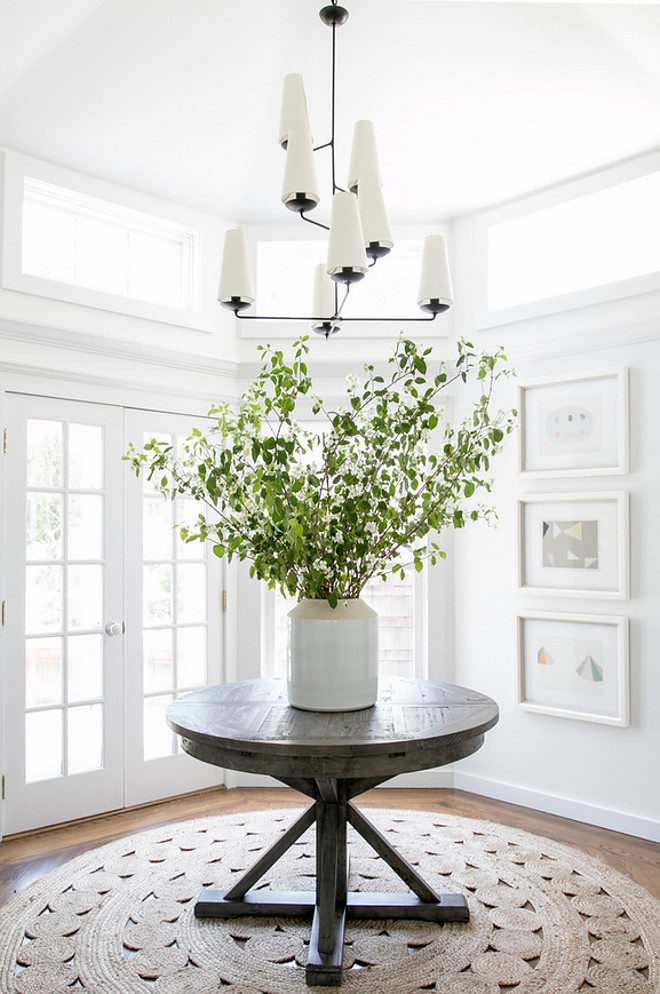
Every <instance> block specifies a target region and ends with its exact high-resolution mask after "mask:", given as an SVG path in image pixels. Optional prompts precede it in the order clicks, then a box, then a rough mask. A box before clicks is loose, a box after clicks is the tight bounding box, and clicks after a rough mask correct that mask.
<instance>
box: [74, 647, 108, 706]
mask: <svg viewBox="0 0 660 994" xmlns="http://www.w3.org/2000/svg"><path fill="white" fill-rule="evenodd" d="M67 642H68V645H67V649H68V667H69V681H68V690H69V693H68V697H69V701H89V700H93V699H94V698H96V697H102V696H103V635H72V636H70V637H69V639H68V640H67Z"/></svg>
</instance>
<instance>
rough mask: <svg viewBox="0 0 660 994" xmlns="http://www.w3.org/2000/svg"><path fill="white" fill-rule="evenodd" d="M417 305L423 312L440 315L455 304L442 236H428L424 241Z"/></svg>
mask: <svg viewBox="0 0 660 994" xmlns="http://www.w3.org/2000/svg"><path fill="white" fill-rule="evenodd" d="M417 303H418V304H419V306H420V307H421V309H422V310H423V311H428V312H429V313H430V314H440V313H441V311H446V310H447V308H448V307H451V305H452V304H453V303H454V294H453V291H452V288H451V277H450V275H449V261H448V259H447V246H446V245H445V240H444V238H443V236H442V235H428V236H427V237H426V238H425V239H424V254H423V256H422V278H421V281H420V285H419V294H418V296H417Z"/></svg>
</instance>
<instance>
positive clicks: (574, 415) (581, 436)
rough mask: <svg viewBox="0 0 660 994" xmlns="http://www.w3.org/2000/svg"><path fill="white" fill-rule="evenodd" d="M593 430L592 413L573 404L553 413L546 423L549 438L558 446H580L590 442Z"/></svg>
mask: <svg viewBox="0 0 660 994" xmlns="http://www.w3.org/2000/svg"><path fill="white" fill-rule="evenodd" d="M593 429H594V419H593V415H592V413H591V411H589V410H587V408H586V407H578V406H577V405H573V404H571V405H570V406H568V407H559V408H557V409H556V410H554V411H552V412H551V413H550V414H549V416H548V419H547V421H546V423H545V430H546V432H547V434H548V436H549V437H550V438H551V439H552V441H553V442H555V443H557V444H558V445H571V446H573V445H580V444H581V443H583V442H586V441H587V440H588V438H589V436H590V435H591V433H592V431H593Z"/></svg>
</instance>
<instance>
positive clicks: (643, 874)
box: [0, 787, 660, 906]
mask: <svg viewBox="0 0 660 994" xmlns="http://www.w3.org/2000/svg"><path fill="white" fill-rule="evenodd" d="M305 803H306V801H305V800H304V799H303V798H302V797H301V795H300V794H297V793H295V791H293V790H289V789H287V788H284V787H282V788H279V787H273V788H236V789H234V790H224V789H223V788H220V789H216V788H214V789H212V790H207V791H202V792H200V793H197V794H187V795H185V796H183V797H177V798H173V799H171V800H167V801H161V802H159V803H157V804H152V805H148V806H145V807H141V808H133V809H128V810H125V811H118V812H115V813H112V814H108V815H103V816H101V817H98V818H93V819H87V820H84V821H81V822H76V823H72V824H69V825H62V826H56V827H55V828H51V829H46V830H43V831H39V832H31V833H26V834H23V835H20V836H10V837H8V838H6V839H4V840H3V842H2V843H0V906H2V905H4V904H6V903H7V902H8V901H10V900H11V898H12V897H14V896H15V895H16V894H18V893H19V892H20V891H22V890H23V889H24V888H25V887H26V886H27V885H28V884H30V883H32V882H33V881H34V880H38V879H39V878H40V877H42V876H43V875H44V874H46V873H49V872H50V871H51V870H53V869H55V868H56V867H58V866H60V865H61V864H62V863H65V862H66V861H67V860H69V859H73V857H74V856H78V855H79V854H80V853H83V852H86V851H87V850H89V849H94V848H96V847H97V846H101V845H104V844H105V843H106V842H111V841H112V840H113V839H118V838H121V837H122V836H124V835H129V834H130V833H131V832H136V831H139V830H140V829H147V828H155V827H157V826H159V825H166V824H169V823H172V822H176V821H185V820H186V819H188V818H201V817H203V816H205V815H209V814H230V813H233V812H235V811H250V810H259V809H263V808H278V807H302V806H304V805H305ZM359 806H360V807H364V808H367V809H368V808H370V807H380V808H404V809H418V810H426V811H445V812H448V813H450V814H456V815H463V816H465V817H468V818H477V819H484V820H487V821H494V822H499V823H501V824H505V825H512V826H514V827H515V828H520V829H524V830H525V831H527V832H533V833H534V834H536V835H544V836H546V837H548V838H551V839H556V840H557V841H558V842H563V843H566V844H568V845H571V846H575V847H576V848H577V849H581V850H582V851H583V852H587V853H589V854H590V855H591V856H595V857H596V858H597V859H600V860H602V861H603V862H605V863H609V864H610V866H613V867H614V868H615V869H617V870H619V872H621V873H625V874H627V875H628V876H630V877H631V878H632V879H633V880H636V881H637V882H638V883H640V884H642V886H643V887H645V888H646V889H647V890H648V891H649V892H650V893H651V894H653V895H654V896H655V897H656V898H658V899H660V844H657V843H654V842H648V841H646V840H644V839H638V838H635V837H634V836H630V835H622V834H620V833H618V832H611V831H609V830H607V829H603V828H594V827H593V826H591V825H584V824H582V823H581V822H576V821H569V820H568V819H566V818H559V817H557V816H555V815H548V814H543V813H541V812H539V811H533V810H531V809H528V808H521V807H518V806H517V805H514V804H505V803H504V802H502V801H495V800H491V799H490V798H486V797H480V796H478V795H476V794H468V793H466V792H465V791H461V790H449V789H442V790H440V789H438V790H429V789H423V790H422V789H408V788H387V787H380V788H378V789H377V790H372V791H369V793H367V794H363V795H362V796H361V797H360V799H359Z"/></svg>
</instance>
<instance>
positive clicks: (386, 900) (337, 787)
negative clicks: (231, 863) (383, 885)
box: [195, 780, 469, 987]
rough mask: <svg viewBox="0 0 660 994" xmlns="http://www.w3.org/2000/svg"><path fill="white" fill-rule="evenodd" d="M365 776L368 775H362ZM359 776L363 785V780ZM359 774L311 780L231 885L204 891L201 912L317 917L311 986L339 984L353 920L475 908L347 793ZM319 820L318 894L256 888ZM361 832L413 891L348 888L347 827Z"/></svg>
mask: <svg viewBox="0 0 660 994" xmlns="http://www.w3.org/2000/svg"><path fill="white" fill-rule="evenodd" d="M361 782H362V781H361ZM361 782H360V783H361ZM357 783H358V781H355V780H309V781H305V791H304V792H305V793H306V794H308V795H310V796H315V797H316V801H315V803H314V804H312V805H311V807H309V808H308V809H307V810H306V811H305V812H303V814H302V815H300V817H299V818H297V819H296V821H295V822H294V823H293V825H291V827H290V828H288V829H287V831H286V832H284V833H283V835H282V836H281V837H280V838H279V839H278V840H277V841H276V842H275V843H274V845H272V846H271V848H270V849H268V850H267V852H265V853H264V854H263V855H262V856H261V857H260V858H259V859H258V860H257V862H256V863H255V864H254V865H253V866H252V867H250V869H249V870H248V871H247V872H246V873H244V874H243V876H242V877H241V878H240V880H238V881H237V883H235V884H234V886H233V887H232V888H231V889H230V890H227V891H220V890H206V891H203V892H202V894H201V895H200V898H199V900H198V901H197V904H196V905H195V915H196V917H197V918H233V917H236V916H238V915H263V916H268V917H277V916H282V917H284V916H288V917H295V918H301V917H305V916H306V915H310V914H312V915H313V920H312V932H311V938H310V945H309V952H308V957H307V967H306V980H307V984H308V985H310V986H319V987H336V986H339V985H340V984H341V979H342V971H341V961H342V953H343V945H344V928H345V923H346V920H347V918H374V919H384V918H411V919H417V920H423V921H431V922H449V921H453V922H466V921H468V920H469V911H468V906H467V902H466V900H465V898H464V897H463V896H462V895H460V894H442V895H438V894H436V892H435V891H434V890H433V888H432V887H430V886H429V884H428V883H427V882H426V881H425V880H424V879H423V878H422V877H421V876H420V875H419V874H418V873H417V871H416V870H415V868H414V867H413V866H411V865H410V863H408V861H407V860H406V859H405V858H404V857H403V856H402V855H401V854H400V853H399V852H397V851H396V849H394V848H393V846H391V845H390V843H389V842H388V841H387V839H386V838H385V836H384V835H383V834H382V833H381V832H379V831H378V829H377V828H376V826H375V825H372V824H371V822H370V821H369V820H368V819H367V818H365V816H364V815H363V814H362V812H361V811H359V810H358V809H357V808H356V807H354V805H353V804H351V803H350V802H349V801H348V797H353V796H355V794H356V793H357V791H356V790H355V789H354V788H355V785H356V784H357ZM314 821H316V893H312V892H303V891H285V892H275V891H271V890H270V889H266V888H263V889H261V890H250V888H251V887H252V886H253V885H254V884H256V882H257V881H258V880H259V878H260V877H261V876H263V874H264V873H266V871H267V870H268V869H270V867H271V866H272V865H273V864H274V863H275V862H276V861H277V860H278V859H279V858H280V857H281V856H282V855H283V854H284V853H285V852H286V851H287V849H289V848H290V847H291V846H292V845H293V844H294V842H295V841H296V840H297V839H298V838H299V837H300V836H301V835H302V834H303V832H304V831H305V830H306V829H307V828H308V827H309V826H310V825H312V824H313V822H314ZM348 822H350V823H351V824H352V825H353V827H354V828H355V830H356V831H357V832H359V834H360V835H361V836H362V837H363V838H364V839H365V841H366V842H368V844H369V845H370V846H371V847H372V848H373V849H375V851H376V852H377V853H378V855H379V856H380V857H381V858H382V859H383V860H384V861H385V862H386V863H387V864H388V865H389V866H390V867H391V868H392V869H393V870H394V872H395V873H396V874H397V875H398V876H399V877H400V878H401V879H402V880H403V881H404V883H406V884H407V885H408V887H409V888H410V890H411V891H412V892H413V893H407V894H389V893H373V892H368V893H355V892H352V893H349V892H348V890H347V879H348V856H347V846H346V826H347V823H348Z"/></svg>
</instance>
